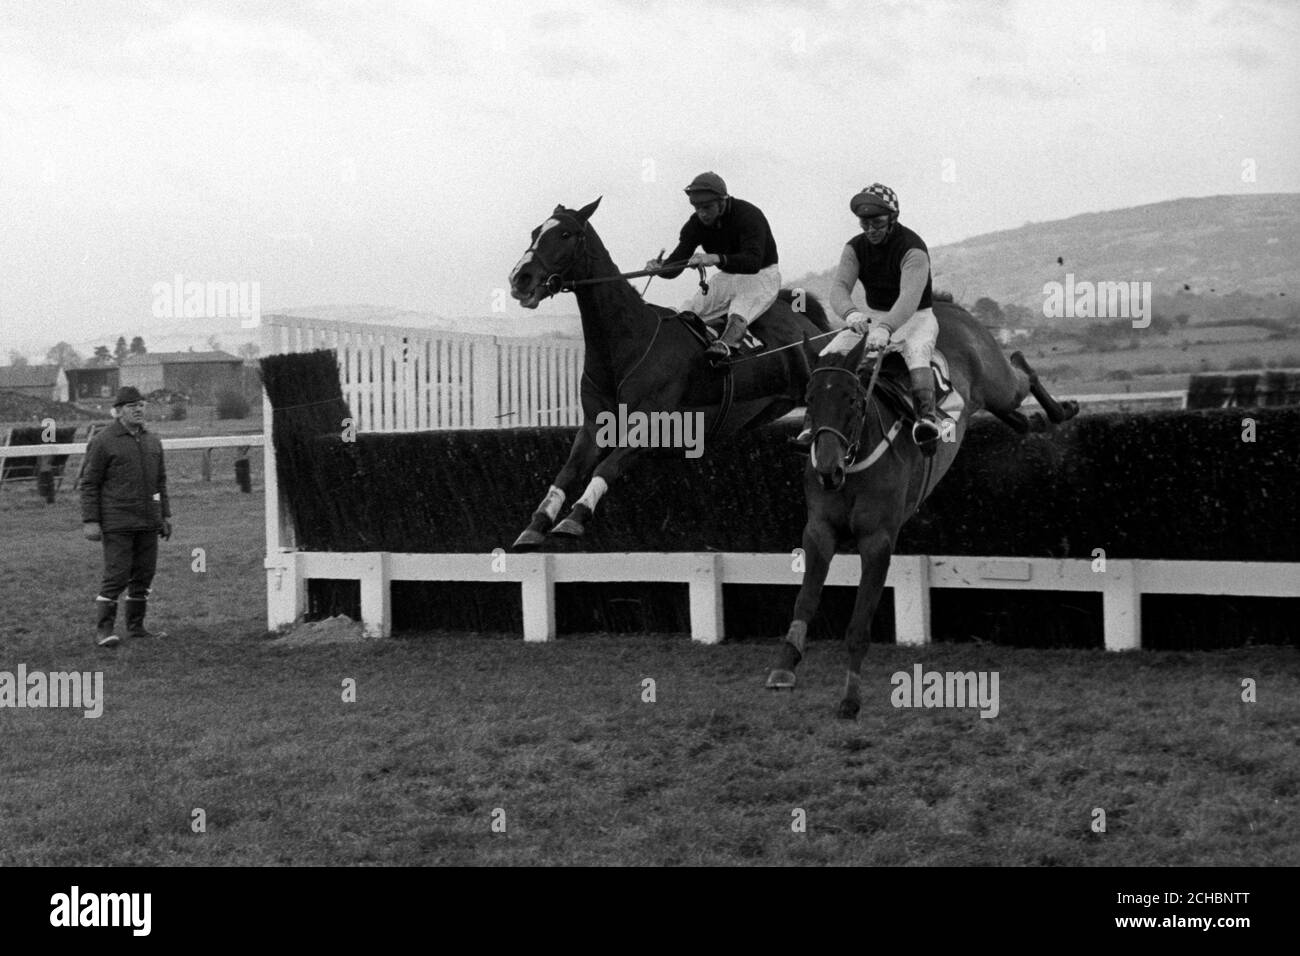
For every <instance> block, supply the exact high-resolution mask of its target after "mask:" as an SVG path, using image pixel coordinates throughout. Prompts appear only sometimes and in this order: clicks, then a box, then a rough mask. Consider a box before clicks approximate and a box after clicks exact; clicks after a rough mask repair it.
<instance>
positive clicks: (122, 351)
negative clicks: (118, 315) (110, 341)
mask: <svg viewBox="0 0 1300 956" xmlns="http://www.w3.org/2000/svg"><path fill="white" fill-rule="evenodd" d="M126 356H127V350H126V336H124V335H119V336H118V337H117V344H116V345H114V346H113V358H114V359H116V360H117V364H118V365H121V364H122V359H124V358H126Z"/></svg>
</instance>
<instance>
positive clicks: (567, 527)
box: [551, 518, 587, 538]
mask: <svg viewBox="0 0 1300 956" xmlns="http://www.w3.org/2000/svg"><path fill="white" fill-rule="evenodd" d="M586 530H587V529H586V528H584V527H583V526H582V525H580V524H578V522H576V521H574V520H573V519H572V518H565V519H564V520H563V521H561V522H560V523H559V524H557V525H556V526H555V527H554V528H552V529H551V534H560V535H564V537H566V538H581V537H582V536H583V534H584V533H585V532H586Z"/></svg>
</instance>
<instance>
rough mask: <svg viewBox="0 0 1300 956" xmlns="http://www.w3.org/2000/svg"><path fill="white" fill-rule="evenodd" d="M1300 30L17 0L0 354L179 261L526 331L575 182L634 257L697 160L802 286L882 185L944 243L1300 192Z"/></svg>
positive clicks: (126, 309) (1001, 7)
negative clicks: (538, 249)
mask: <svg viewBox="0 0 1300 956" xmlns="http://www.w3.org/2000/svg"><path fill="white" fill-rule="evenodd" d="M1297 49H1300V4H1297V3H1295V2H1293V0H1279V2H1271V0H1267V2H1266V0H1245V2H1211V0H1186V2H1182V0H1180V2H1160V0H1122V2H1110V0H1082V2H1075V0H1007V2H995V0H989V2H960V3H947V2H925V0H920V2H878V0H853V2H849V0H843V2H841V0H824V2H803V3H799V2H780V0H771V2H761V0H751V2H740V0H689V2H675V0H598V2H589V3H578V2H503V3H490V2H482V3H464V4H461V3H445V2H437V3H429V2H415V0H392V2H374V3H371V2H358V0H334V2H300V0H274V2H265V3H263V2H251V0H229V2H218V0H212V2H203V0H200V2H194V3H181V2H170V0H134V2H127V0H99V2H92V0H84V2H81V3H70V2H59V0H42V2H18V0H0V362H4V361H7V355H8V352H9V350H10V349H14V348H18V349H19V350H20V351H22V350H26V351H28V352H29V354H30V355H31V356H32V357H33V358H34V359H36V360H39V359H40V357H43V351H44V348H46V347H48V346H49V345H52V344H53V343H54V341H56V340H58V339H65V340H68V341H72V342H76V341H79V340H84V339H87V338H88V337H92V336H95V335H97V334H100V333H102V332H105V331H106V330H109V329H121V328H127V329H130V328H135V327H137V326H139V325H141V324H142V323H144V322H146V321H153V316H152V309H153V307H154V304H155V297H156V287H157V284H158V283H160V282H172V281H173V277H174V276H176V275H182V276H183V277H184V279H185V281H199V282H240V283H257V287H258V289H259V291H260V302H261V307H262V311H263V313H266V312H270V311H275V310H276V309H277V308H292V307H305V306H310V305H322V304H339V305H346V304H360V303H366V304H372V305H375V306H385V307H392V308H400V309H410V310H414V311H418V312H422V313H429V314H436V315H447V316H481V315H497V316H504V317H507V318H509V319H510V320H511V322H512V325H513V324H515V323H517V325H518V328H519V329H520V332H521V334H523V333H526V331H527V329H528V324H529V322H530V321H536V315H537V313H529V312H526V311H525V310H523V309H520V308H519V307H518V306H516V305H515V303H514V302H513V301H511V300H509V297H508V296H507V295H505V294H504V290H505V289H506V287H507V276H508V275H509V272H510V269H511V268H512V266H513V265H514V263H515V262H516V261H517V260H518V259H519V257H520V255H521V254H522V253H523V251H524V249H525V248H526V247H527V245H528V234H529V231H530V230H531V229H532V228H533V227H534V226H536V225H538V224H539V223H541V222H542V221H543V220H545V219H546V218H547V216H548V215H549V213H550V211H551V210H552V209H553V208H554V207H555V205H556V204H559V203H562V204H564V205H566V206H569V207H573V208H576V207H578V206H581V205H583V204H585V203H587V202H590V201H591V200H593V199H595V198H596V197H597V196H603V200H602V203H601V206H600V209H599V210H598V211H597V212H596V214H595V217H594V218H593V220H592V225H593V226H594V227H595V228H596V229H597V231H598V232H599V233H600V235H601V237H602V238H603V239H604V241H605V244H606V246H607V247H608V248H609V250H610V252H611V253H612V255H613V257H614V260H615V262H616V263H618V264H619V265H620V266H621V267H622V268H624V269H626V270H631V269H638V268H641V267H642V266H643V265H644V263H645V260H646V259H649V258H651V257H652V256H654V255H655V254H657V253H658V252H659V250H660V249H661V248H663V247H665V246H667V247H669V248H671V247H672V245H673V244H674V242H675V240H676V237H677V232H678V230H679V229H680V227H681V225H682V223H683V222H684V221H685V219H686V218H687V216H688V215H689V212H690V209H689V206H688V205H687V201H686V197H685V195H684V193H683V191H682V189H683V187H684V186H685V185H686V183H687V182H689V181H690V180H691V179H692V178H693V177H694V176H695V175H696V174H697V173H699V172H701V171H704V170H706V169H707V170H714V171H716V172H718V173H719V174H720V175H722V177H723V178H724V179H725V180H726V182H727V184H728V187H729V191H730V192H731V193H732V194H733V195H735V196H738V197H740V198H742V199H747V200H749V201H751V202H754V203H755V204H757V205H758V206H759V207H760V208H761V209H763V211H764V212H765V214H766V215H767V217H768V219H769V221H770V223H771V225H772V228H773V233H774V235H775V237H776V241H777V246H778V249H779V252H780V258H781V269H782V273H783V275H784V277H785V279H786V280H787V282H789V281H790V280H793V279H797V278H798V277H800V276H802V275H804V274H806V273H808V272H810V271H821V270H823V269H827V268H830V267H831V266H833V265H834V264H835V262H836V261H837V260H838V256H839V250H840V248H841V247H842V245H843V243H844V242H845V240H847V239H848V238H849V237H851V236H852V235H853V234H854V232H855V231H856V229H857V225H856V221H855V220H854V218H853V216H852V214H851V213H850V212H849V210H848V200H849V197H850V196H852V195H853V194H854V193H855V192H857V191H858V190H859V189H861V188H862V187H864V186H866V185H867V184H869V183H871V182H875V181H879V182H883V183H885V184H887V185H889V186H891V187H892V188H894V189H895V191H896V192H897V193H898V195H899V199H900V203H901V207H902V210H901V211H902V216H901V219H902V222H903V223H904V224H905V225H908V226H910V227H911V228H913V229H915V230H916V231H917V232H919V233H920V234H921V235H922V237H923V238H925V239H926V241H927V242H928V244H929V245H930V246H931V247H935V246H940V245H942V244H944V243H949V242H954V241H958V240H961V239H964V238H967V237H970V236H974V235H979V234H982V233H986V232H992V231H996V230H999V229H1007V228H1013V227H1016V226H1019V225H1022V224H1024V223H1026V222H1041V221H1047V220H1053V219H1060V218H1065V217H1068V216H1072V215H1076V214H1079V213H1083V212H1096V211H1101V210H1107V209H1117V208H1123V207H1128V206H1134V205H1140V204H1144V203H1152V202H1159V201H1163V200H1168V199H1175V198H1180V197H1187V196H1210V195H1219V194H1248V193H1273V192H1296V191H1300V162H1297V160H1296V157H1297V155H1300V109H1297V103H1300V66H1298V65H1297V62H1298V58H1297V57H1296V55H1295V51H1296V50H1297ZM692 288H693V285H692V280H691V278H690V276H689V274H687V275H686V276H684V277H682V278H679V279H677V280H675V281H673V282H667V281H665V280H655V283H654V284H653V285H652V287H651V289H650V294H649V296H648V297H649V298H650V299H651V300H652V301H657V302H662V303H665V304H672V305H679V304H681V302H682V301H684V300H685V299H686V298H688V297H689V295H690V292H691V290H692ZM575 311H576V307H575V305H574V303H573V300H572V298H571V297H570V296H562V297H559V298H558V299H555V300H551V301H549V302H546V303H544V304H543V305H542V307H541V309H540V310H539V312H540V313H542V314H551V315H555V314H563V313H572V312H575ZM172 321H176V322H178V323H180V322H184V321H185V320H184V319H182V318H177V319H174V320H172ZM191 321H192V320H191Z"/></svg>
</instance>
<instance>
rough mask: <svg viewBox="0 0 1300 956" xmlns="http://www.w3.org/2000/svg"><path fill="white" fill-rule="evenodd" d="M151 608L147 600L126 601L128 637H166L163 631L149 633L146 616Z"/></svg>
mask: <svg viewBox="0 0 1300 956" xmlns="http://www.w3.org/2000/svg"><path fill="white" fill-rule="evenodd" d="M148 608H149V602H148V600H147V599H146V598H131V597H129V598H127V599H126V636H127V637H166V636H167V634H166V633H165V632H163V631H147V630H145V627H144V615H145V612H146V611H147V610H148Z"/></svg>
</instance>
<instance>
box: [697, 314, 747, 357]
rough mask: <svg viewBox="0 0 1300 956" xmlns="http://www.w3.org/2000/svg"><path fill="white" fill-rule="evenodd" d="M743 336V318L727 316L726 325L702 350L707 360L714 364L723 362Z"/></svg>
mask: <svg viewBox="0 0 1300 956" xmlns="http://www.w3.org/2000/svg"><path fill="white" fill-rule="evenodd" d="M744 338H745V320H744V319H742V318H741V317H740V316H738V315H729V316H727V327H726V328H725V329H723V330H722V334H721V335H719V336H718V339H717V341H716V342H714V343H713V344H712V345H710V346H709V347H708V348H707V349H705V350H704V354H705V355H707V356H708V357H709V361H710V362H712V363H713V364H714V365H717V364H719V363H720V362H725V361H726V360H727V358H728V357H729V356H730V355H731V352H732V350H733V349H735V348H736V346H738V345H740V343H741V341H742V340H743V339H744Z"/></svg>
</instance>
